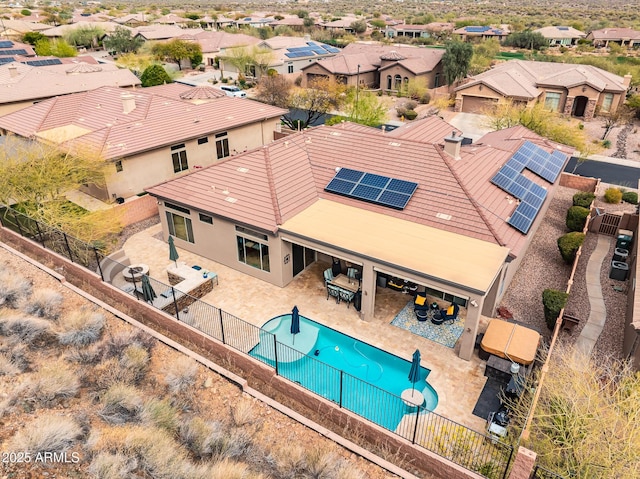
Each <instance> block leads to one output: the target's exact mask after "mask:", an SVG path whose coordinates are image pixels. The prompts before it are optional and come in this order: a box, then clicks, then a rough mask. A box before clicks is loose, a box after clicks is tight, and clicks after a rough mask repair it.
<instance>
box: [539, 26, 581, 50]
mask: <svg viewBox="0 0 640 479" xmlns="http://www.w3.org/2000/svg"><path fill="white" fill-rule="evenodd" d="M533 33H539V34H540V35H542V36H543V37H544V38H546V39H547V41H548V42H549V46H551V47H556V46H562V47H571V46H574V45H576V44H577V43H578V40H580V39H581V38H584V37H586V36H587V34H586V33H584V32H581V31H580V30H576V29H575V28H573V27H560V26H553V27H543V28H538V29H537V30H534V31H533Z"/></svg>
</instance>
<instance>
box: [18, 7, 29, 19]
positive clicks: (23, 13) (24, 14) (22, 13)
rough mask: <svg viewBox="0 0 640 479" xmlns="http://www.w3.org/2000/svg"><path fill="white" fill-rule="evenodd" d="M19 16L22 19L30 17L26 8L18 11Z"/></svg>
mask: <svg viewBox="0 0 640 479" xmlns="http://www.w3.org/2000/svg"><path fill="white" fill-rule="evenodd" d="M20 15H22V16H23V17H30V16H31V10H27V9H26V8H25V9H23V10H20Z"/></svg>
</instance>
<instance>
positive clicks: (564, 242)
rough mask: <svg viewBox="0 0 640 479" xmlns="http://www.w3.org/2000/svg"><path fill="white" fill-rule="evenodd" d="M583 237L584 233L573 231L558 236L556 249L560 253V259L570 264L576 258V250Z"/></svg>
mask: <svg viewBox="0 0 640 479" xmlns="http://www.w3.org/2000/svg"><path fill="white" fill-rule="evenodd" d="M584 237H585V235H584V233H579V232H577V231H575V232H573V233H567V234H566V235H563V236H560V238H558V249H559V250H560V254H561V255H562V259H563V260H564V262H565V263H567V264H572V263H573V261H574V260H575V259H576V252H577V251H578V248H580V246H581V245H582V242H583V241H584Z"/></svg>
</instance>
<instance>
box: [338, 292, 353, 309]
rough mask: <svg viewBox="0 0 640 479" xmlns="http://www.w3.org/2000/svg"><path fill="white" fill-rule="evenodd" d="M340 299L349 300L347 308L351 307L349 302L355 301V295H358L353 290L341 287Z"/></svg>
mask: <svg viewBox="0 0 640 479" xmlns="http://www.w3.org/2000/svg"><path fill="white" fill-rule="evenodd" d="M339 292H340V300H341V301H346V302H347V308H349V304H351V301H353V297H354V296H355V295H356V293H354V292H353V291H349V290H347V289H342V288H340V290H339Z"/></svg>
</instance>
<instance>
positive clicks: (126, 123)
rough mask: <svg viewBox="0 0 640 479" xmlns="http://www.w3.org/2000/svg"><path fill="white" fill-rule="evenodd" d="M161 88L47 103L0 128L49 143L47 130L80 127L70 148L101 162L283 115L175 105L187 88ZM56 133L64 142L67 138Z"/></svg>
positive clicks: (232, 101)
mask: <svg viewBox="0 0 640 479" xmlns="http://www.w3.org/2000/svg"><path fill="white" fill-rule="evenodd" d="M164 87H165V88H158V89H154V88H146V89H138V90H122V89H120V88H113V87H102V88H97V89H95V90H91V91H87V92H84V93H77V94H74V95H66V96H61V97H57V98H52V99H49V100H45V101H42V102H40V103H37V104H35V105H33V106H31V107H27V108H24V109H22V110H19V111H17V112H13V113H9V114H7V115H5V116H2V117H0V128H4V129H6V130H8V131H10V132H13V133H16V134H17V135H20V136H23V137H32V136H36V135H39V136H48V137H49V138H50V139H51V135H50V134H48V133H47V132H48V131H49V130H54V129H56V128H69V129H72V130H74V132H76V133H77V131H78V130H77V127H81V128H84V129H86V130H88V132H84V133H83V134H81V135H72V136H74V137H77V138H76V140H75V142H74V144H73V145H85V146H89V147H91V148H95V149H97V150H98V152H100V154H102V156H103V157H104V158H105V159H115V158H122V157H125V156H130V155H133V154H137V153H141V152H144V151H149V150H153V149H156V148H159V147H162V146H165V145H171V144H175V143H180V142H183V141H185V140H188V139H191V138H197V137H200V136H203V135H206V134H210V133H213V132H218V131H224V130H227V129H231V128H236V127H240V126H242V125H246V124H250V123H254V122H257V121H261V120H264V119H268V118H278V117H280V116H281V115H283V114H284V113H286V110H283V109H280V108H276V107H273V106H270V105H265V104H262V103H258V102H254V101H253V100H249V99H244V98H231V97H227V96H224V97H221V98H215V99H212V100H209V101H202V99H199V100H197V101H186V100H180V99H179V95H180V94H181V93H184V92H185V91H187V89H189V88H191V87H188V86H186V85H179V86H173V87H171V88H169V85H165V86H164ZM124 93H128V94H131V95H133V97H134V101H135V108H134V109H133V110H132V111H130V112H129V113H124V111H123V100H122V95H123V94H124ZM56 131H57V132H59V133H60V134H61V136H60V138H61V140H64V136H65V135H66V134H65V135H63V134H62V133H63V132H62V130H56ZM73 145H69V146H73Z"/></svg>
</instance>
